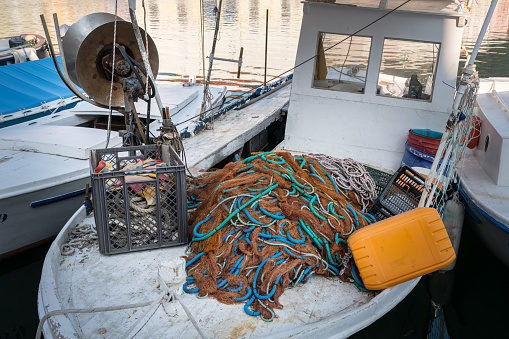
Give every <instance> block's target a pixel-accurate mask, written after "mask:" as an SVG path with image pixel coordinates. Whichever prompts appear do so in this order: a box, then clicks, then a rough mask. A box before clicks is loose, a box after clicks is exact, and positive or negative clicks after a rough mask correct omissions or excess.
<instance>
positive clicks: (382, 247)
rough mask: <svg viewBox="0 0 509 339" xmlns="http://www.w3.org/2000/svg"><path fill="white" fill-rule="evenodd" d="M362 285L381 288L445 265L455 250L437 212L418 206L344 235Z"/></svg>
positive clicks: (450, 260) (451, 259)
mask: <svg viewBox="0 0 509 339" xmlns="http://www.w3.org/2000/svg"><path fill="white" fill-rule="evenodd" d="M348 245H349V246H350V248H351V250H352V254H353V258H354V260H355V264H356V265H357V268H358V269H359V273H360V276H361V278H362V281H363V283H364V286H365V287H366V288H367V289H370V290H381V289H384V288H387V287H390V286H394V285H397V284H400V283H402V282H405V281H408V280H411V279H414V278H417V277H420V276H422V275H424V274H428V273H431V272H434V271H436V270H439V269H441V268H443V267H446V266H448V265H449V264H450V263H452V262H453V261H454V259H456V254H455V253H454V249H453V247H452V244H451V240H450V239H449V236H448V235H447V231H446V229H445V227H444V224H443V222H442V219H441V218H440V215H439V214H438V212H437V211H436V210H435V209H434V208H428V207H421V208H417V209H414V210H411V211H408V212H405V213H402V214H399V215H396V216H394V217H391V218H388V219H385V220H382V221H380V222H377V223H375V224H373V225H371V226H368V227H365V228H363V229H360V230H358V231H356V232H354V233H353V234H352V235H351V236H350V237H349V238H348Z"/></svg>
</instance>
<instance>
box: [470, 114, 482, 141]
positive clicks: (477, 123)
mask: <svg viewBox="0 0 509 339" xmlns="http://www.w3.org/2000/svg"><path fill="white" fill-rule="evenodd" d="M471 124H472V128H471V129H470V134H469V135H468V139H469V140H470V141H469V143H468V145H467V147H468V148H470V149H473V148H475V147H476V146H477V144H478V143H479V137H480V136H481V118H479V117H478V116H477V115H472V122H471Z"/></svg>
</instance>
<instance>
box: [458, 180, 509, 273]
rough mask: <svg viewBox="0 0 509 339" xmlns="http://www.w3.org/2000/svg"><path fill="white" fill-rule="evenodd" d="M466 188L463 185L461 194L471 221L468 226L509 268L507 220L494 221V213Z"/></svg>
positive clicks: (508, 221)
mask: <svg viewBox="0 0 509 339" xmlns="http://www.w3.org/2000/svg"><path fill="white" fill-rule="evenodd" d="M466 186H467V185H465V184H463V190H462V191H461V194H462V197H463V199H464V204H465V209H466V212H467V213H468V214H469V215H470V216H471V217H472V219H473V222H472V223H471V224H470V225H472V226H473V228H474V230H475V231H476V233H477V235H478V237H479V238H480V239H481V241H482V242H483V243H484V244H485V245H486V246H487V247H488V248H489V249H490V250H491V251H492V252H493V254H495V255H496V256H497V257H498V258H499V259H500V260H501V261H502V262H503V263H504V264H505V265H506V266H508V267H509V220H508V219H507V218H501V219H496V218H495V217H494V215H496V212H495V211H493V209H492V208H490V207H489V206H487V205H485V204H483V203H482V202H481V201H479V200H477V199H476V196H477V195H476V194H475V193H473V192H472V191H471V190H470V189H468V188H467V187H468V186H467V187H466ZM506 199H507V198H506ZM505 203H506V204H507V200H506V201H505Z"/></svg>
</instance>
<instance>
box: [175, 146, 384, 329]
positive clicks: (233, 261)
mask: <svg viewBox="0 0 509 339" xmlns="http://www.w3.org/2000/svg"><path fill="white" fill-rule="evenodd" d="M188 193H189V194H188V196H190V198H191V199H192V200H194V202H195V205H194V206H191V207H194V208H195V209H194V210H192V215H191V217H190V219H189V225H190V229H189V232H190V237H191V238H192V244H191V250H192V253H191V254H190V255H189V256H188V257H187V265H186V269H187V273H188V278H187V282H186V284H185V285H184V289H185V290H186V292H190V293H198V294H199V296H201V297H204V296H207V295H208V296H209V297H214V298H216V299H217V300H218V301H220V302H222V303H225V304H233V303H245V305H244V310H245V311H246V313H248V314H250V315H260V316H261V317H262V318H263V319H265V320H272V319H273V317H274V309H281V308H282V307H283V306H282V305H281V304H280V303H279V297H280V295H281V294H282V293H283V291H284V290H285V288H286V287H288V286H289V285H293V286H295V285H296V284H299V283H305V282H307V281H308V280H309V278H310V277H311V276H312V275H313V274H320V275H324V276H339V278H340V279H341V280H342V281H345V282H355V281H354V278H355V279H357V277H356V274H355V271H352V265H353V260H352V259H351V252H350V250H349V249H348V245H347V243H346V241H345V240H346V239H347V237H348V235H350V234H351V233H352V232H353V231H355V229H359V228H362V227H364V226H366V225H368V224H370V223H373V222H374V218H373V217H372V216H371V215H369V214H367V213H363V212H361V210H362V201H361V199H360V198H359V196H358V194H357V193H355V192H354V191H346V190H344V189H342V188H340V187H338V186H337V185H336V183H335V182H334V179H333V178H332V177H331V175H330V173H329V172H328V171H326V170H325V169H324V167H322V165H321V164H320V162H319V161H317V160H316V157H315V159H313V158H311V157H307V156H301V157H293V156H292V155H291V154H290V153H288V152H265V153H258V154H255V155H253V156H251V157H249V158H246V159H244V160H243V161H241V160H238V161H236V162H234V163H229V164H227V165H226V166H225V167H224V168H223V169H221V170H218V171H215V172H209V173H205V174H203V175H201V176H200V177H198V178H196V180H195V181H194V182H193V185H192V188H191V189H190V190H189V192H188ZM356 284H357V285H359V286H360V285H361V284H362V283H361V282H360V281H359V280H358V279H357V281H356Z"/></svg>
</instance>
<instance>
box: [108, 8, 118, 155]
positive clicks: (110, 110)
mask: <svg viewBox="0 0 509 339" xmlns="http://www.w3.org/2000/svg"><path fill="white" fill-rule="evenodd" d="M117 9H118V0H115V22H114V24H113V60H112V62H111V82H110V96H109V98H108V132H107V134H106V146H105V148H108V145H109V143H110V136H111V119H112V116H113V110H112V108H111V96H112V95H113V80H114V79H115V51H116V47H115V46H117V18H118V16H117Z"/></svg>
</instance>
